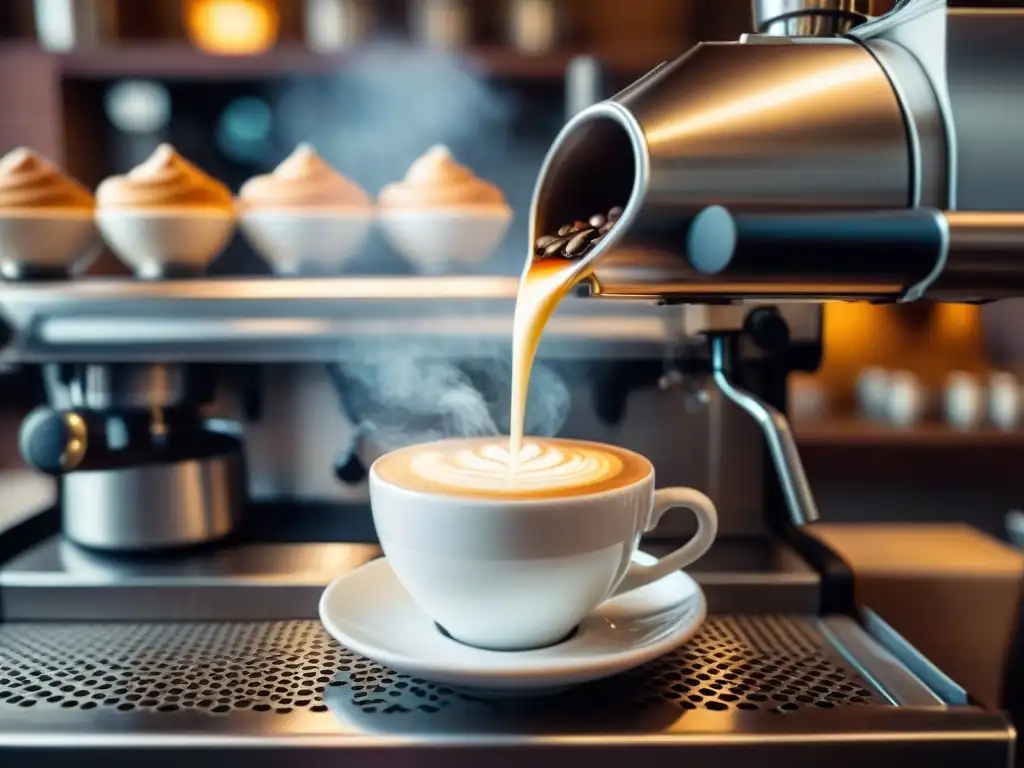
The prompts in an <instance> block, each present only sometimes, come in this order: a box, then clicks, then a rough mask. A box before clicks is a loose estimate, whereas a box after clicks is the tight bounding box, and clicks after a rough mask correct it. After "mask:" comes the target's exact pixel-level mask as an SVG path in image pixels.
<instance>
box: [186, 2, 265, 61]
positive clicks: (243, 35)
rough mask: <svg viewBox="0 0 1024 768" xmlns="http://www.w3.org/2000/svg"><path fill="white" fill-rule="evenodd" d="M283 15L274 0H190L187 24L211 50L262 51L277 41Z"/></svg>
mask: <svg viewBox="0 0 1024 768" xmlns="http://www.w3.org/2000/svg"><path fill="white" fill-rule="evenodd" d="M280 21H281V19H280V15H279V13H278V10H277V3H276V2H274V0H187V2H186V4H185V27H186V29H187V31H188V36H189V38H190V39H191V40H192V42H193V44H195V45H196V46H197V47H199V48H202V49H203V50H204V51H207V52H208V53H215V54H221V55H229V56H230V55H234V56H238V55H246V54H254V53H263V52H264V51H266V50H267V49H268V48H270V47H271V46H273V45H274V43H275V42H276V41H277V33H278V27H279V25H280Z"/></svg>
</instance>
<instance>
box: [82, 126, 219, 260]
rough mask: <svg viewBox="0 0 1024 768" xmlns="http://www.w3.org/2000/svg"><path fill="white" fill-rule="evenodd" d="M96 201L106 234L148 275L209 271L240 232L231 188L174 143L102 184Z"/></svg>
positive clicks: (114, 246) (110, 242) (112, 245)
mask: <svg viewBox="0 0 1024 768" xmlns="http://www.w3.org/2000/svg"><path fill="white" fill-rule="evenodd" d="M96 205H97V207H96V223H97V224H98V225H99V228H100V232H101V233H102V234H103V238H104V239H105V240H106V241H107V244H108V245H109V246H110V248H111V250H113V251H114V253H115V254H117V256H118V258H120V259H121V261H122V262H124V264H125V265H126V266H127V267H129V268H130V269H131V270H132V272H134V273H135V274H136V275H137V276H138V277H141V278H144V279H155V278H161V277H175V276H179V275H182V274H200V273H202V272H204V271H205V270H206V268H207V267H208V266H209V265H210V263H211V262H212V261H213V260H214V259H215V258H217V256H219V255H220V254H221V252H222V251H223V250H224V248H225V247H227V244H228V242H229V241H230V240H231V236H232V235H233V234H234V231H235V206H234V200H233V199H232V196H231V192H230V191H229V190H228V188H227V187H225V186H224V185H223V184H221V183H220V182H219V181H217V180H216V179H213V178H211V177H210V176H208V175H206V174H205V173H204V172H203V171H201V170H200V169H199V168H197V167H196V166H194V165H192V163H190V162H189V161H188V160H186V159H185V158H183V157H182V156H181V155H179V154H178V153H177V152H176V151H175V149H174V148H173V147H172V146H170V145H169V144H161V145H160V146H159V147H157V148H156V150H155V151H154V152H153V154H152V155H150V157H149V158H148V159H147V160H145V161H144V162H143V163H142V164H140V165H138V166H136V167H135V168H134V169H132V170H131V171H129V172H128V173H126V174H124V175H123V176H111V177H110V178H108V179H106V180H105V181H104V182H103V183H102V184H100V186H99V187H98V188H97V190H96Z"/></svg>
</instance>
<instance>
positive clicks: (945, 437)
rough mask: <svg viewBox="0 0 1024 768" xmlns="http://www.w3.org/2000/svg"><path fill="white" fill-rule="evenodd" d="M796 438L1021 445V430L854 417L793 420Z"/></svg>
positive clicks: (839, 442)
mask: <svg viewBox="0 0 1024 768" xmlns="http://www.w3.org/2000/svg"><path fill="white" fill-rule="evenodd" d="M793 431H794V433H795V434H796V439H797V442H798V443H799V444H800V445H801V446H807V447H812V446H813V447H832V446H836V447H843V446H848V447H863V448H956V449H963V448H1024V430H1017V431H1012V432H1003V431H1001V430H997V429H993V428H991V427H984V428H979V429H973V430H958V429H954V428H953V427H950V426H948V425H946V424H942V423H924V424H917V425H915V426H912V427H894V426H890V425H887V424H879V423H876V422H872V421H867V420H865V419H859V418H856V417H843V418H836V419H823V420H821V421H812V422H799V421H797V422H794V424H793Z"/></svg>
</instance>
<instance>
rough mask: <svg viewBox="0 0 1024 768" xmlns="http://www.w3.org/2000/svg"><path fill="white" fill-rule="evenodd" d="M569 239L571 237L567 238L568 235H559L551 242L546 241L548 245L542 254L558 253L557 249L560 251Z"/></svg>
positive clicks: (551, 254)
mask: <svg viewBox="0 0 1024 768" xmlns="http://www.w3.org/2000/svg"><path fill="white" fill-rule="evenodd" d="M570 239H571V238H568V237H559V238H558V239H556V240H554V241H553V242H551V243H548V247H547V248H545V249H544V255H545V256H553V255H555V254H556V253H558V252H559V251H561V250H562V249H563V248H564V247H565V244H566V243H568V242H569V240H570Z"/></svg>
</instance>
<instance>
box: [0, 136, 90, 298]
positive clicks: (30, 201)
mask: <svg viewBox="0 0 1024 768" xmlns="http://www.w3.org/2000/svg"><path fill="white" fill-rule="evenodd" d="M94 208H95V202H94V200H93V197H92V195H91V194H90V193H89V191H88V190H87V189H85V187H83V186H82V185H81V184H79V183H78V182H77V181H75V180H74V179H72V178H70V177H68V176H66V175H64V174H63V173H61V172H60V170H58V169H57V167H56V166H54V164H53V163H51V162H50V161H49V160H47V159H46V158H45V157H43V156H42V155H40V154H39V153H37V152H35V151H33V150H31V149H29V148H27V147H18V148H17V149H13V150H11V151H10V152H8V153H7V154H5V155H4V156H3V157H0V275H2V276H3V277H4V278H6V279H8V280H22V279H32V278H41V277H48V276H55V277H66V276H67V275H68V274H69V273H71V272H74V271H76V269H79V268H84V267H85V266H87V263H88V261H90V260H91V259H92V258H93V257H94V256H96V254H97V253H98V252H99V244H100V243H99V236H98V234H97V232H96V224H95V221H94V218H93V210H94Z"/></svg>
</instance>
